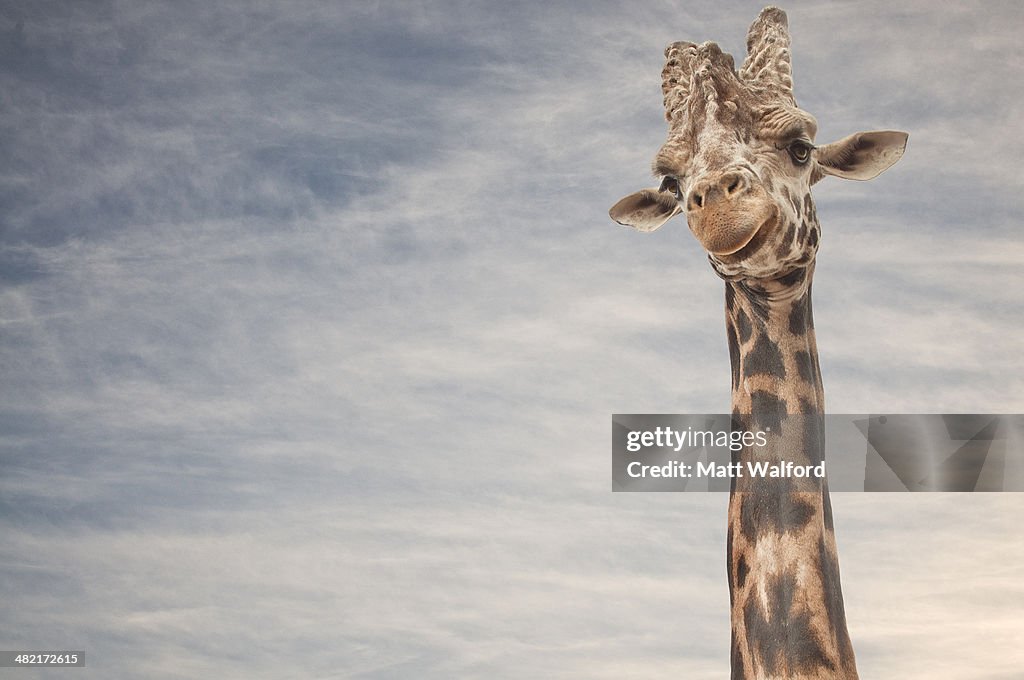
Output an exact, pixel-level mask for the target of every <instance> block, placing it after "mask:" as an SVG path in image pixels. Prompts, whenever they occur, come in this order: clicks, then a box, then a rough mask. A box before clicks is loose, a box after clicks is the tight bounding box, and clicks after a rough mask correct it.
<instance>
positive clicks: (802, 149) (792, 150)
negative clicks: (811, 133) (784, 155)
mask: <svg viewBox="0 0 1024 680" xmlns="http://www.w3.org/2000/svg"><path fill="white" fill-rule="evenodd" d="M813 148H814V147H813V146H811V145H810V144H808V143H807V142H805V141H803V140H802V139H798V140H796V141H795V142H792V143H791V144H790V145H789V147H787V150H788V151H789V155H790V157H791V158H792V159H793V162H794V163H796V164H797V165H805V164H806V163H807V161H809V160H811V150H812V149H813Z"/></svg>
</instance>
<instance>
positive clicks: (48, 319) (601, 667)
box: [0, 2, 1022, 678]
mask: <svg viewBox="0 0 1024 680" xmlns="http://www.w3.org/2000/svg"><path fill="white" fill-rule="evenodd" d="M758 9H759V5H757V4H756V3H737V5H736V6H735V7H730V8H728V10H727V11H723V8H722V6H721V3H704V4H697V5H694V4H693V3H690V4H688V5H687V6H677V5H674V4H672V3H667V4H665V3H661V4H659V3H648V4H644V5H639V6H636V5H634V6H630V7H628V8H627V7H624V6H621V5H620V4H616V3H603V4H592V5H588V6H587V8H586V10H585V11H584V10H581V8H580V7H579V6H578V5H571V4H569V3H565V4H559V3H555V4H553V5H552V4H549V5H545V6H543V7H541V6H539V5H538V6H536V7H523V6H516V5H505V6H502V7H501V8H496V7H492V6H485V5H483V4H477V3H459V2H453V3H448V4H444V5H437V6H428V5H422V6H407V5H400V4H389V3H375V4H367V5H353V6H345V7H342V6H335V5H331V4H327V3H314V2H299V3H288V6H287V7H284V6H277V5H274V4H272V3H269V4H257V5H251V4H248V3H237V4H236V3H231V2H218V3H213V4H196V5H193V6H191V7H189V6H186V5H174V6H169V5H152V4H139V3H125V4H117V3H111V4H106V5H102V4H101V5H100V6H98V7H91V8H90V9H89V11H85V10H84V9H82V8H79V7H78V6H77V5H67V4H66V3H64V4H61V3H54V4H47V3H31V4H29V5H24V6H21V7H19V8H11V9H7V10H4V11H3V12H2V13H0V31H2V32H4V33H5V38H4V45H5V47H4V48H3V49H5V50H6V52H4V53H3V59H2V60H0V63H3V64H4V66H3V68H2V69H0V79H2V80H0V92H3V93H4V94H3V95H0V96H2V97H3V102H4V107H3V112H2V113H0V129H2V130H3V134H4V138H5V139H7V140H9V141H10V144H8V145H6V146H5V156H4V158H3V159H0V192H2V193H0V195H2V196H3V200H4V205H5V211H4V213H5V214H4V218H3V219H4V222H3V229H4V231H3V237H2V241H0V267H2V269H0V273H2V276H0V281H2V287H0V362H2V366H3V369H2V370H3V375H4V381H5V382H4V384H5V386H6V389H5V390H4V391H3V393H2V394H0V399H2V401H0V419H2V420H0V422H2V423H3V428H2V431H0V443H2V445H0V456H2V458H0V460H2V463H0V466H2V470H3V474H2V475H0V508H2V511H0V522H2V523H3V526H4V532H5V546H4V548H2V549H0V565H2V566H0V573H3V574H4V579H3V581H2V584H3V596H4V598H5V601H6V602H8V603H9V605H10V606H8V607H5V608H4V611H3V613H2V614H0V623H2V625H0V629H3V630H5V631H9V632H8V633H7V634H6V635H7V637H6V638H5V642H4V644H3V645H2V646H4V647H5V648H8V649H13V648H16V647H19V646H28V647H36V648H40V647H70V648H76V647H77V648H84V649H86V650H88V653H89V657H88V659H89V665H90V666H91V667H92V668H93V669H94V671H95V672H102V673H103V674H104V676H105V677H111V678H118V677H136V676H137V675H138V673H139V672H141V671H140V669H143V668H144V669H146V674H147V675H148V676H151V677H205V676H211V677H212V676H217V677H236V676H237V677H282V676H289V675H303V676H309V675H312V676H317V677H320V676H324V677H331V676H339V677H352V676H355V677H406V676H415V677H463V676H470V677H473V676H487V677H533V676H544V677H566V678H568V677H587V678H591V677H621V676H634V675H636V676H640V675H643V676H645V677H651V676H654V677H657V676H666V677H667V676H670V675H676V676H677V675H685V676H686V677H693V678H712V677H714V678H720V677H722V676H723V674H724V673H725V672H726V671H725V660H726V657H727V654H728V614H727V602H728V593H727V591H726V587H725V583H724V570H723V569H722V565H723V562H724V549H723V545H724V539H725V528H724V515H725V498H724V497H723V496H710V495H709V496H702V497H696V496H694V497H679V496H672V495H669V494H666V495H637V494H629V495H626V494H616V495H612V494H611V492H610V490H609V486H610V480H609V479H608V437H607V434H608V429H607V428H608V417H609V415H610V414H611V413H614V412H716V411H722V410H725V409H726V408H727V405H728V390H727V383H728V354H727V351H726V347H725V342H724V329H723V322H722V312H721V308H722V302H721V296H722V291H721V283H720V281H718V280H717V279H716V278H715V277H714V276H713V274H712V273H711V272H710V271H709V269H708V267H707V265H706V263H705V260H704V256H703V254H702V253H701V252H700V249H699V248H698V246H697V244H696V243H695V241H694V240H693V238H692V237H691V236H690V234H689V233H688V230H687V229H686V225H685V222H683V221H682V220H677V222H676V223H672V224H670V225H668V226H666V227H665V228H664V229H663V230H662V231H659V232H657V233H655V234H651V235H643V236H642V235H638V234H635V233H633V232H630V231H629V230H626V229H623V228H620V227H618V226H617V225H614V224H612V223H611V222H610V220H609V219H608V217H607V212H606V211H607V208H608V207H609V206H610V205H611V204H612V203H613V202H614V201H615V200H616V199H617V198H618V197H619V196H620V195H622V194H625V193H627V192H629V191H632V190H634V189H636V188H638V187H640V186H645V185H647V184H648V183H650V182H651V179H650V177H649V173H648V164H649V161H650V158H651V156H652V155H653V153H654V151H655V150H656V148H657V146H658V144H659V143H660V142H661V140H662V137H663V133H664V128H663V121H662V118H661V111H660V108H659V101H660V97H659V93H658V92H659V91H658V73H659V70H660V68H661V49H662V48H663V46H664V45H665V44H667V43H668V42H671V41H672V40H677V39H684V38H685V39H693V40H698V41H700V40H705V39H717V40H719V41H720V42H721V43H722V44H723V46H725V47H726V48H728V49H731V50H733V51H734V52H738V51H739V50H740V49H742V39H743V35H744V31H745V28H746V25H747V23H748V22H749V21H750V20H751V19H752V18H753V16H755V15H756V12H757V10H758ZM787 9H788V10H789V12H790V20H791V26H792V29H793V32H794V64H795V68H796V75H797V94H798V96H799V97H800V101H801V103H802V104H803V105H805V106H807V108H808V109H810V110H811V111H812V112H813V113H815V114H816V115H817V116H818V118H819V122H820V123H821V135H820V138H821V139H822V140H825V141H827V140H826V139H825V138H826V137H828V138H838V137H841V136H844V135H846V134H848V133H850V132H853V131H855V130H858V129H867V128H870V127H898V128H906V129H908V130H909V131H910V132H911V146H910V147H909V150H908V154H907V156H906V157H905V158H904V159H903V160H902V161H901V163H900V164H899V165H898V166H896V167H895V168H894V169H893V170H891V171H889V172H888V173H886V174H885V175H883V176H882V177H880V178H878V179H877V180H875V181H874V182H872V183H870V184H855V183H842V182H838V181H837V182H832V183H824V182H823V183H822V185H821V186H820V187H819V188H818V189H816V195H817V200H818V206H819V214H820V215H821V217H822V222H823V228H824V230H825V237H824V239H825V240H824V245H823V248H822V252H821V255H820V258H819V266H818V273H817V277H818V278H817V281H816V284H815V294H816V296H817V297H816V309H815V312H816V319H817V321H818V323H817V326H818V328H817V332H818V336H819V343H820V345H821V351H822V363H823V372H824V374H825V378H826V381H827V384H826V391H827V393H828V399H829V406H830V409H831V410H833V411H844V410H846V411H853V412H860V411H872V410H891V411H923V412H927V411H968V412H987V411H993V412H1008V411H1020V410H1022V406H1021V401H1020V395H1021V394H1022V390H1021V389H1020V388H1021V375H1022V371H1021V360H1020V358H1019V356H1018V354H1019V353H1018V352H1016V350H1015V346H1014V340H1013V339H1014V338H1015V337H1016V334H1017V332H1018V331H1019V321H1018V319H1019V318H1020V312H1021V309H1020V302H1019V299H1018V297H1019V296H1016V295H1015V294H1014V291H1015V290H1019V288H1020V285H1019V284H1020V283H1021V282H1020V280H1019V279H1020V273H1019V267H1017V266H1016V263H1017V262H1019V260H1020V257H1019V256H1020V255H1021V253H1019V252H1018V251H1019V250H1020V240H1019V235H1018V234H1017V231H1016V227H1017V219H1016V217H1015V216H1016V215H1018V214H1019V212H1020V208H1021V206H1020V198H1019V197H1018V195H1017V194H1018V193H1019V192H1015V191H1009V190H1007V189H1006V186H1007V185H1006V184H1000V178H1002V179H1003V181H1005V182H1010V183H1012V182H1013V181H1016V180H1013V179H1012V178H1013V177H1016V173H1015V172H1014V168H1015V167H1016V163H1017V157H1018V156H1019V155H1020V154H1019V153H1017V151H1018V149H1017V147H1016V146H1015V144H1017V142H1015V141H1014V139H1015V138H1016V137H1017V135H1013V134H1008V131H1010V130H1011V129H1012V126H1013V125H1015V124H1016V123H1015V121H1016V118H1017V117H1016V116H1015V115H1013V112H1016V111H1019V109H1020V105H1021V98H1020V93H1019V92H1018V91H1017V90H1016V89H1014V88H1011V87H1007V83H1008V82H1015V80H1014V79H1013V76H1014V73H1015V72H1016V71H1017V70H1019V64H1018V63H1017V61H1016V60H1014V59H1013V58H1012V57H1007V54H1012V50H1009V51H1007V50H1006V49H1004V48H1005V46H1006V45H1009V44H1014V42H1015V41H1016V35H1015V33H1014V27H1015V26H1017V25H1019V19H1020V11H1019V10H1018V9H1017V8H1016V6H1012V5H1006V6H999V5H993V4H989V5H986V6H985V9H984V10H983V11H982V10H978V11H976V12H973V13H970V14H965V13H962V12H961V13H957V14H956V15H955V16H949V15H943V14H940V13H936V12H934V8H933V6H931V5H927V4H925V3H919V4H910V5H906V4H904V5H900V7H894V6H892V4H891V3H874V4H872V5H870V6H865V5H862V4H856V5H835V4H833V3H827V4H821V3H795V4H794V5H793V6H791V7H788V8H787ZM950 11H951V12H952V11H955V10H950ZM956 11H957V12H959V11H958V10H956ZM940 76H941V77H940ZM1016 80H1019V78H1017V79H1016ZM986 102H987V103H988V104H987V105H986ZM1019 508H1020V502H1019V501H1016V500H1014V498H1013V497H1011V496H1008V495H1007V496H999V497H996V496H994V495H992V496H980V495H979V496H974V497H971V498H969V499H968V498H964V497H948V496H935V495H933V496H930V497H928V498H926V499H923V500H922V499H921V498H919V497H913V498H910V497H899V498H897V497H896V495H888V496H885V497H867V496H858V497H853V496H846V497H842V498H839V499H837V501H836V521H837V523H838V524H839V534H840V536H839V540H840V544H841V549H842V562H843V568H844V588H845V591H846V593H847V599H848V609H849V611H850V617H851V626H852V628H853V630H854V637H855V643H856V644H857V646H858V650H859V654H860V657H859V663H860V665H861V668H862V670H863V671H864V673H865V675H868V674H869V673H868V671H869V670H870V669H871V668H875V669H879V668H883V667H884V668H887V669H890V668H899V669H901V672H902V673H903V677H908V678H912V677H922V678H924V677H928V678H943V677H961V676H962V675H964V674H965V673H967V674H972V673H973V674H975V675H977V674H978V673H979V671H978V669H979V668H981V669H985V672H988V673H989V675H990V676H991V677H998V674H999V673H1007V672H1009V671H1008V669H1009V668H1010V665H1009V664H1011V663H1014V664H1017V665H1019V664H1020V661H1021V659H1020V658H1019V652H1017V651H1016V650H1019V649H1021V645H1020V644H1019V640H1014V639H1013V638H1012V636H1004V637H999V636H995V635H992V634H991V632H992V624H991V623H986V622H991V621H995V622H997V623H998V624H999V625H1003V626H1006V627H1007V628H1009V627H1010V625H1011V624H1013V623H1014V621H1013V619H1014V617H1015V614H1013V612H1014V611H1016V610H1017V609H1019V608H1012V607H1008V606H1003V605H1001V604H1000V600H997V599H996V595H997V594H998V595H999V596H1000V598H1001V601H1002V602H1007V603H1009V602H1012V601H1014V599H1015V598H1016V599H1019V598H1020V597H1021V594H1020V589H1019V588H1018V587H1017V586H1015V585H1014V583H1019V581H1020V579H1019V578H1017V579H1016V580H1013V578H1012V576H1013V574H1012V571H1011V572H1005V571H998V570H993V569H992V568H991V567H990V566H986V565H989V564H990V563H993V562H994V561H996V560H997V558H998V561H999V562H1001V563H1003V564H1009V565H1012V564H1018V563H1020V562H1021V560H1020V557H1021V556H1020V555H1016V556H1015V555H1014V553H1013V551H1014V550H1017V548H1015V547H1014V544H1013V542H1010V543H1008V542H1007V537H1008V536H1010V535H1012V533H1013V531H1014V529H1015V527H1014V526H1012V524H1011V523H1009V521H1008V520H1006V519H1005V518H1006V517H1008V516H1010V515H1011V514H1012V513H1013V511H1014V510H1015V509H1016V510H1018V512H1017V513H1016V514H1019ZM961 510H962V511H963V514H962V515H961V514H958V513H959V512H960V511H961ZM894 516H898V517H900V518H901V520H900V521H899V522H895V521H893V517H894ZM937 516H941V519H936V517H937ZM930 540H932V541H933V542H929V541H930ZM967 544H969V549H965V548H964V546H965V545H967ZM908 546H913V549H911V548H910V547H908ZM922 553H924V554H926V555H927V557H928V559H927V560H926V561H925V562H920V563H919V562H915V561H914V560H913V559H912V557H915V556H919V555H921V554H922ZM1007 569H1010V568H1009V567H1008V568H1007ZM1018 576H1019V574H1018ZM901 594H905V596H906V597H907V598H909V599H910V600H911V601H912V603H914V604H915V605H919V606H908V607H906V608H904V609H901V610H900V611H899V612H896V613H893V612H888V613H884V612H883V613H879V612H880V611H882V609H883V607H882V604H883V603H890V602H892V601H897V600H898V599H899V597H900V595H901ZM916 612H924V613H926V614H927V618H928V621H934V622H940V621H945V622H948V621H953V620H956V621H958V622H959V623H958V624H957V625H958V626H959V628H958V631H959V633H960V634H961V635H963V639H964V640H969V641H973V642H972V643H971V644H973V645H974V646H973V647H972V649H973V650H975V652H976V654H975V653H974V652H972V653H971V654H969V655H961V656H958V657H957V659H949V654H948V651H949V650H950V649H961V647H960V646H958V645H954V644H953V643H952V641H951V639H950V637H949V636H948V634H947V633H944V632H942V631H941V630H939V629H938V625H939V624H938V623H935V624H934V625H933V624H929V625H928V627H927V631H928V632H929V633H930V635H927V636H925V635H922V634H921V633H920V631H921V628H915V627H914V624H915V621H916V622H917V623H920V618H921V617H916V616H915V613H916ZM922 625H923V624H922ZM1017 628H1019V626H1017ZM12 631H13V632H12ZM246 650H248V651H246ZM984 654H988V655H989V656H988V658H998V659H999V661H998V662H995V661H985V660H984V658H983V657H984ZM1014 654H1018V656H1014ZM921 658H935V659H947V660H948V663H946V664H945V665H944V666H941V667H939V666H936V667H935V668H930V667H929V668H924V667H922V666H920V665H915V662H916V660H919V659H921ZM957 664H961V665H957ZM99 669H102V671H100V670H99ZM915 673H916V674H917V675H915ZM980 677H986V676H984V675H982V676H980Z"/></svg>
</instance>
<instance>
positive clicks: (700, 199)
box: [693, 193, 704, 208]
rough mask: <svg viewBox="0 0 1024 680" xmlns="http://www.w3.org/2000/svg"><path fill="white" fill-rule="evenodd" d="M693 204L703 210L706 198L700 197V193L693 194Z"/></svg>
mask: <svg viewBox="0 0 1024 680" xmlns="http://www.w3.org/2000/svg"><path fill="white" fill-rule="evenodd" d="M693 203H694V205H696V206H697V207H698V208H703V207H704V197H703V196H701V195H700V194H698V193H694V194H693Z"/></svg>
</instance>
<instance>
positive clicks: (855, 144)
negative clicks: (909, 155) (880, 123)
mask: <svg viewBox="0 0 1024 680" xmlns="http://www.w3.org/2000/svg"><path fill="white" fill-rule="evenodd" d="M906 148H907V133H906V132H897V131H895V130H882V131H877V132H858V133H856V134H853V135H850V136H849V137H845V138H844V139H840V140H839V141H838V142H833V143H831V144H824V145H822V146H819V147H817V148H816V149H815V150H814V160H815V164H814V171H813V174H812V175H811V183H812V184H813V183H814V182H817V181H818V180H820V179H821V178H822V177H824V176H825V175H832V176H834V177H842V178H843V179H859V180H865V179H874V178H875V177H878V175H880V174H881V173H882V171H883V170H886V169H887V168H888V167H889V166H891V165H892V164H893V163H895V162H896V161H898V160H899V159H900V158H902V157H903V150H904V149H906Z"/></svg>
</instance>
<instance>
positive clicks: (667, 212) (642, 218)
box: [608, 189, 680, 231]
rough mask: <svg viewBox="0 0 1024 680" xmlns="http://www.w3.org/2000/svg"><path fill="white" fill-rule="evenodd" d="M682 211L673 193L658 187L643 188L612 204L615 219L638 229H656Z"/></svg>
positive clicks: (610, 211)
mask: <svg viewBox="0 0 1024 680" xmlns="http://www.w3.org/2000/svg"><path fill="white" fill-rule="evenodd" d="M679 211H680V207H679V203H678V202H677V201H676V199H675V197H674V196H673V195H672V194H669V193H667V192H664V191H658V190H657V189H641V190H640V191H637V192H636V193H632V194H630V195H629V196H626V197H625V198H623V199H622V200H621V201H619V202H618V203H616V204H615V205H613V206H612V208H611V210H609V211H608V214H609V215H610V216H611V218H612V219H613V220H615V221H616V222H618V223H619V224H622V225H625V226H627V227H633V228H634V229H636V230H637V231H654V230H655V229H657V228H658V227H660V226H661V225H663V224H665V223H666V222H668V221H669V220H670V219H672V218H673V217H675V215H676V214H677V213H678V212H679Z"/></svg>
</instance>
